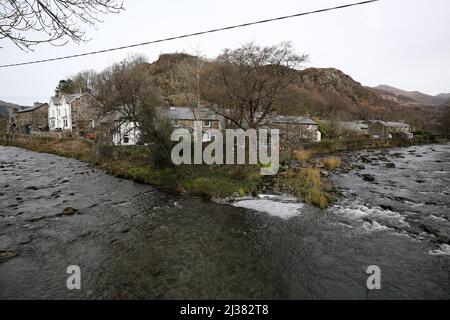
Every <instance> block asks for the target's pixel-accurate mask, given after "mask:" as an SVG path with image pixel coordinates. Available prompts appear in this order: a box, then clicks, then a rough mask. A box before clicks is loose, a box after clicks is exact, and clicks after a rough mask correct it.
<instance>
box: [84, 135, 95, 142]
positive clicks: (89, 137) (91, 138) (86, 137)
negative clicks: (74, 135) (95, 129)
mask: <svg viewBox="0 0 450 320" xmlns="http://www.w3.org/2000/svg"><path fill="white" fill-rule="evenodd" d="M84 138H85V139H89V140H95V138H96V137H95V133H86V134H85V135H84Z"/></svg>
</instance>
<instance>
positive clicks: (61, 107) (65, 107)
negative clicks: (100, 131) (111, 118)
mask: <svg viewBox="0 0 450 320" xmlns="http://www.w3.org/2000/svg"><path fill="white" fill-rule="evenodd" d="M100 107H101V104H100V102H98V101H97V100H96V99H95V98H94V97H93V96H92V95H91V94H90V93H79V94H69V95H64V94H63V95H58V96H54V97H52V98H51V99H50V104H49V109H48V126H49V129H50V131H70V132H79V133H81V132H88V131H94V129H95V128H96V127H97V126H98V125H99V122H100V120H99V119H100V114H101V108H100Z"/></svg>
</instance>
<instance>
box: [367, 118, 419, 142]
mask: <svg viewBox="0 0 450 320" xmlns="http://www.w3.org/2000/svg"><path fill="white" fill-rule="evenodd" d="M411 130H412V128H411V126H410V125H409V124H407V123H404V122H392V121H380V120H375V121H371V124H370V126H369V135H370V137H371V138H372V139H379V140H388V139H392V137H393V134H395V133H398V134H402V135H404V136H405V137H407V138H408V139H412V138H413V137H414V135H413V134H412V133H411Z"/></svg>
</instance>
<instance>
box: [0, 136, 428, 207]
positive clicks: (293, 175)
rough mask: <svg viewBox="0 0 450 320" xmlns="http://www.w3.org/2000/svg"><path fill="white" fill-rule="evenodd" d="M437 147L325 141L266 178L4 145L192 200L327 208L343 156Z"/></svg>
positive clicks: (85, 144)
mask: <svg viewBox="0 0 450 320" xmlns="http://www.w3.org/2000/svg"><path fill="white" fill-rule="evenodd" d="M428 142H433V141H432V139H430V138H429V137H427V138H424V137H423V136H418V138H416V139H415V140H413V141H405V140H396V139H393V140H392V141H389V142H379V141H371V140H367V139H365V138H364V137H359V138H353V139H347V140H339V139H338V140H325V141H323V142H322V143H316V144H310V145H305V146H304V149H302V150H297V151H294V152H293V155H292V157H291V156H290V155H285V156H284V160H282V165H281V167H280V172H279V174H278V175H275V176H261V175H260V168H261V166H257V165H256V166H255V165H254V166H252V165H213V166H208V165H181V166H176V167H174V166H167V167H161V166H156V165H154V159H153V155H152V152H151V149H150V148H148V147H146V146H139V145H138V146H126V147H125V146H111V145H102V144H97V143H95V142H93V141H90V140H86V139H80V138H53V137H44V136H29V135H11V134H0V145H8V146H16V147H20V148H25V149H28V150H32V151H37V152H43V153H51V154H55V155H59V156H63V157H70V158H75V159H78V160H80V161H83V162H87V163H89V164H91V165H93V166H95V167H97V168H99V169H102V170H104V171H106V172H108V173H111V174H113V175H115V176H117V177H122V178H127V179H132V180H134V181H136V182H140V183H145V184H150V185H153V186H156V187H160V188H162V189H165V190H168V191H172V192H176V193H178V194H181V195H186V196H200V197H203V198H206V199H223V198H227V197H231V198H232V199H233V198H238V197H245V196H256V195H257V194H258V193H267V192H269V193H270V192H284V193H289V194H293V195H295V196H297V197H298V198H299V199H300V200H302V201H305V202H307V203H310V204H312V205H315V206H318V207H320V208H326V207H327V206H328V205H329V204H330V203H332V202H333V201H334V200H335V199H336V196H337V193H336V190H335V187H334V185H333V182H332V180H331V178H330V176H331V175H330V173H331V172H336V171H337V172H341V173H345V172H348V171H349V170H351V169H353V167H352V164H351V163H349V162H348V161H343V160H342V159H341V158H340V157H339V156H338V155H339V152H344V151H349V150H360V149H366V148H373V149H376V148H389V147H395V146H409V145H412V144H422V143H428Z"/></svg>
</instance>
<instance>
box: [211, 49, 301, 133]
mask: <svg viewBox="0 0 450 320" xmlns="http://www.w3.org/2000/svg"><path fill="white" fill-rule="evenodd" d="M307 58H308V57H307V56H306V55H298V54H296V53H295V52H294V49H293V47H292V44H291V43H290V42H282V43H280V44H279V45H276V46H270V47H260V46H257V45H255V44H254V43H249V44H246V45H243V46H242V47H241V48H238V49H235V50H230V49H226V50H225V51H224V52H223V53H222V54H221V55H220V56H219V57H218V58H217V59H216V60H215V61H213V62H211V63H210V64H208V66H207V68H205V72H203V77H204V81H205V84H204V85H203V86H202V91H205V93H204V95H205V96H208V97H209V100H212V102H214V103H215V104H216V105H217V108H216V110H215V111H216V112H217V113H219V114H221V115H223V116H224V117H225V118H227V119H228V120H229V121H231V122H232V123H233V124H234V125H236V126H237V127H241V128H245V127H248V128H256V127H258V126H260V125H261V124H262V123H263V122H264V120H265V119H266V118H267V115H268V114H270V113H271V112H273V111H276V109H277V106H278V105H279V103H278V102H279V100H280V99H281V98H282V96H283V93H284V91H285V89H286V88H287V87H288V86H289V85H290V84H292V83H293V82H294V81H295V80H296V79H297V78H298V71H297V68H298V67H299V65H300V64H301V63H303V62H305V61H306V60H307Z"/></svg>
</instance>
